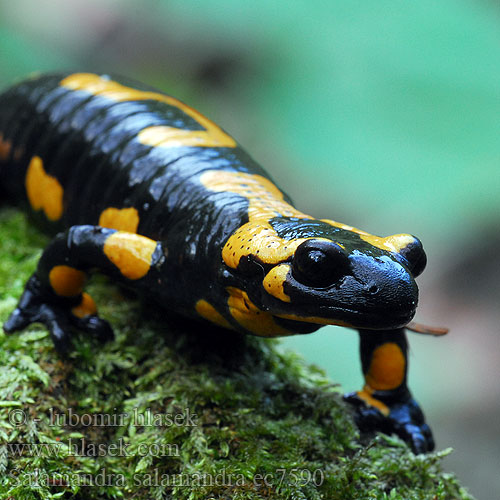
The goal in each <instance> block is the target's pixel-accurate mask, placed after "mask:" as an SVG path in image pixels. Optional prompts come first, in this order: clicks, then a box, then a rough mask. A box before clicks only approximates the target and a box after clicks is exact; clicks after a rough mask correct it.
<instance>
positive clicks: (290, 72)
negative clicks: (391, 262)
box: [0, 0, 500, 500]
mask: <svg viewBox="0 0 500 500" xmlns="http://www.w3.org/2000/svg"><path fill="white" fill-rule="evenodd" d="M499 22H500V6H499V4H498V3H495V2H492V1H487V0H475V1H473V0H462V1H459V0H440V1H439V2H436V1H433V0H420V1H419V2H394V1H392V2H389V1H387V0H378V1H377V2H366V1H351V2H344V1H341V0H336V1H333V0H314V1H312V0H309V1H305V0H304V1H302V0H288V1H287V2H285V1H281V2H278V1H270V0H253V1H252V2H238V1H230V0H226V1H223V0H205V1H203V2H201V1H193V0H172V1H160V0H156V1H153V0H150V1H141V2H139V1H132V0H128V1H126V0H99V1H97V0H82V1H77V0H75V1H71V2H67V1H64V0H51V1H33V0H16V2H1V3H0V84H1V85H2V86H3V87H5V86H7V85H8V84H10V83H13V82H14V81H16V80H17V79H20V78H22V77H24V76H26V75H27V74H29V73H31V72H34V71H53V70H59V69H74V70H90V71H105V72H114V73H121V74H125V75H127V76H130V77H133V78H135V79H139V80H143V81H145V82H147V83H149V84H152V85H155V86H157V87H159V88H161V89H163V90H165V91H167V92H168V93H171V94H173V95H175V96H176V97H179V98H181V99H183V100H185V101H187V102H188V103H189V104H191V105H193V106H195V107H197V108H198V109H200V110H201V111H202V112H204V113H205V114H207V115H208V116H209V117H211V118H212V119H214V120H215V121H216V122H217V123H219V124H221V125H222V126H223V127H224V128H225V129H226V130H228V131H229V132H230V133H232V135H234V136H235V137H236V138H237V139H238V140H239V141H240V142H241V143H242V144H243V146H244V147H245V148H246V149H247V150H248V151H249V152H250V153H251V154H252V155H253V156H254V158H255V159H256V160H258V161H259V162H260V163H261V164H262V165H263V166H264V167H265V168H266V170H268V172H269V173H270V174H271V175H272V176H273V177H274V179H275V180H276V181H277V183H278V185H279V186H281V187H282V188H283V189H284V190H285V191H287V192H288V193H289V194H290V195H291V196H292V198H293V199H294V200H295V202H296V205H297V206H298V208H300V209H302V210H303V211H305V212H307V213H311V214H313V215H316V216H318V217H322V218H332V219H336V220H340V221H342V222H345V223H348V224H350V225H354V226H357V227H360V228H362V229H365V230H368V231H369V232H372V233H375V234H379V235H388V234H394V233H400V232H410V233H413V234H416V235H418V236H419V237H420V238H421V239H422V240H423V242H424V245H425V247H426V250H427V253H428V258H429V264H428V268H427V270H426V272H424V274H423V276H422V277H421V278H419V284H420V288H421V306H420V309H419V313H418V315H417V320H418V321H421V322H423V323H428V324H435V325H446V326H448V327H450V328H451V333H450V334H449V335H448V336H447V337H444V338H439V339H436V338H431V337H420V336H418V335H415V334H410V344H411V351H412V352H411V371H410V383H411V387H412V390H413V392H414V394H415V396H416V397H417V399H419V400H420V402H421V403H422V405H423V407H424V408H425V409H426V414H427V417H428V420H429V421H430V423H431V425H432V426H433V429H434V432H435V435H436V438H437V446H438V448H446V447H448V446H452V447H453V448H454V449H455V452H454V453H453V454H452V455H451V456H450V457H449V459H447V467H448V468H449V469H450V470H452V471H455V472H456V473H457V474H458V476H459V477H460V478H461V479H462V481H463V482H464V484H465V485H467V486H468V487H469V488H470V491H471V492H472V493H473V494H475V495H476V496H477V497H478V498H481V499H486V500H488V499H497V498H500V474H499V471H500V432H499V431H500V385H499V383H498V379H499V375H500V369H499V363H500V331H499V330H500V326H499V325H500V312H499V305H500V287H499V285H498V283H499V279H500V252H499V250H500V231H499V230H500V141H499V138H500V27H499V26H500V25H499ZM283 346H284V347H285V348H294V349H296V350H299V351H301V352H302V353H303V354H304V355H305V356H306V357H307V358H308V359H309V360H310V361H312V362H314V363H316V364H318V365H319V366H321V367H323V368H324V369H325V370H327V372H328V374H329V375H330V377H331V378H332V379H333V380H336V381H339V382H341V383H342V384H343V386H344V388H345V390H355V389H358V388H360V387H361V384H362V378H361V374H360V367H359V361H358V353H357V349H358V340H357V335H356V333H355V332H352V331H349V330H345V329H341V328H337V327H325V328H324V329H322V330H321V331H320V332H318V333H316V334H314V335H310V336H298V337H293V338H289V339H285V340H284V342H283Z"/></svg>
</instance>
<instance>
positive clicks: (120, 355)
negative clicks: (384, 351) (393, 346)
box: [0, 207, 472, 500]
mask: <svg viewBox="0 0 500 500" xmlns="http://www.w3.org/2000/svg"><path fill="white" fill-rule="evenodd" d="M47 241H48V239H47V237H46V236H45V235H43V234H41V233H40V232H38V231H37V230H36V229H35V227H34V226H33V225H32V224H30V223H29V222H28V221H27V219H26V217H25V216H24V215H23V214H22V213H20V212H19V211H17V210H14V209H11V208H8V207H3V208H1V209H0V323H1V322H3V321H5V320H6V318H7V316H8V314H9V312H10V311H11V310H12V309H13V308H14V306H15V304H16V300H17V298H18V297H19V296H20V295H21V292H22V289H23V285H24V282H25V281H26V279H27V278H28V277H29V275H30V274H31V273H32V272H33V270H34V268H35V266H36V262H37V259H38V257H39V256H40V253H41V249H42V248H43V247H44V246H45V245H46V243H47ZM89 288H90V289H91V293H92V295H93V296H94V297H95V298H96V299H97V302H98V304H99V307H100V313H101V315H102V316H103V317H105V318H106V319H108V320H109V321H110V322H111V323H112V325H113V327H114V330H115V333H116V340H115V341H113V342H110V343H108V344H105V345H101V344H99V343H98V342H97V341H96V340H95V339H92V338H84V337H83V336H81V335H80V336H79V335H75V340H74V346H75V350H74V352H73V353H72V354H71V355H70V357H69V358H68V359H67V360H64V361H63V360H61V358H60V357H59V356H58V355H57V353H56V352H55V350H54V348H53V345H52V342H51V340H50V337H49V335H48V333H47V331H46V329H45V328H43V327H41V326H39V325H33V326H31V327H30V328H28V329H27V330H25V331H24V332H22V333H20V334H14V335H12V336H5V335H4V334H3V333H1V334H0V343H1V348H0V366H1V368H0V474H1V475H0V498H2V499H7V498H9V499H11V500H13V499H16V500H22V499H30V500H31V499H47V500H48V499H61V498H63V499H69V498H72V499H85V500H92V499H99V500H103V499H115V498H127V499H128V498H130V499H132V498H133V499H137V500H152V499H170V498H172V499H193V500H194V499H203V500H208V499H232V500H243V499H307V500H313V499H319V498H322V499H367V498H376V499H405V500H409V499H458V498H460V499H470V498H472V497H471V496H470V495H468V493H467V492H466V491H465V489H463V488H462V487H461V486H460V485H459V484H458V482H457V480H456V479H455V477H454V476H453V475H452V474H448V473H444V472H443V471H442V470H441V458H442V457H443V456H444V455H445V454H447V453H448V451H444V452H437V453H429V454H426V455H417V456H415V455H414V454H413V453H412V452H411V451H410V449H409V448H408V447H407V446H406V444H405V443H403V442H402V441H400V440H399V439H397V438H395V437H389V436H385V435H382V434H379V435H372V436H360V435H359V433H358V431H357V429H356V427H355V425H354V423H353V420H352V413H351V409H350V408H349V407H348V406H346V404H345V403H343V402H342V398H341V390H340V388H339V387H338V386H337V385H335V384H333V383H331V382H330V381H329V380H327V378H326V376H325V375H324V373H323V372H321V371H320V370H319V369H317V368H314V367H311V366H307V365H306V364H305V363H304V362H303V361H302V359H301V358H300V357H299V356H297V355H295V354H290V353H283V352H281V350H280V348H279V341H275V340H268V339H258V338H253V337H249V336H242V335H239V334H235V333H231V332H227V331H221V330H217V329H215V328H210V327H208V326H206V325H204V324H201V323H199V324H198V323H196V324H195V323H192V322H187V321H186V320H184V319H182V318H178V317H174V316H173V315H171V314H169V313H168V312H164V311H158V310H157V309H152V308H151V309H148V308H147V306H145V305H141V303H140V302H139V301H138V300H136V299H135V298H134V297H129V296H125V292H124V291H123V290H121V289H119V288H117V287H116V286H115V285H113V284H112V283H109V282H108V281H107V280H105V279H102V278H94V279H93V280H92V281H91V283H90V285H89Z"/></svg>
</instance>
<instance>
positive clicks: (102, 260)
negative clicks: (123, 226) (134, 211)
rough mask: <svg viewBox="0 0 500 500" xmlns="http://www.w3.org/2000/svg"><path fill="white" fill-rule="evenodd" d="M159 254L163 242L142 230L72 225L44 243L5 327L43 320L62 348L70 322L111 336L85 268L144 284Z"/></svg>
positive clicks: (104, 336) (9, 330)
mask: <svg viewBox="0 0 500 500" xmlns="http://www.w3.org/2000/svg"><path fill="white" fill-rule="evenodd" d="M160 254H161V255H162V252H161V244H160V243H157V242H156V241H153V240H151V239H149V238H146V237H144V236H139V235H137V234H132V233H127V232H124V231H116V230H114V229H107V228H102V227H100V226H73V227H72V228H70V229H69V230H68V231H66V232H64V233H60V234H58V235H57V236H56V237H55V238H54V239H53V240H52V242H51V243H50V244H49V246H48V247H47V248H46V249H45V251H44V252H43V254H42V257H41V258H40V261H39V263H38V267H37V269H36V271H35V273H34V274H33V275H32V276H31V278H30V279H29V280H28V282H27V283H26V286H25V290H24V292H23V295H22V296H21V299H20V300H19V303H18V305H17V307H16V309H15V310H14V311H13V312H12V314H11V315H10V317H9V318H8V320H7V321H6V322H5V323H4V326H3V328H4V330H5V332H6V333H12V332H14V331H18V330H21V329H23V328H25V327H26V326H28V325H30V324H31V323H43V324H44V325H46V326H47V328H48V329H49V331H50V334H51V337H52V339H53V341H54V345H55V347H56V349H57V350H58V351H59V352H60V353H61V354H65V353H67V352H68V351H69V350H70V348H71V342H70V332H71V330H72V328H76V329H78V330H83V331H85V332H88V333H91V334H92V335H94V336H96V337H97V338H98V339H100V340H101V341H106V340H110V339H112V338H113V331H112V329H111V327H110V325H109V324H108V322H107V321H105V320H103V319H101V318H99V316H98V315H97V308H96V306H95V303H94V301H93V300H92V298H91V297H90V296H89V295H88V294H87V293H85V292H84V291H83V286H84V284H85V280H86V277H87V273H88V272H89V270H90V269H93V268H96V269H98V270H99V271H101V272H103V273H105V274H108V275H110V276H112V277H116V278H118V279H120V280H121V281H122V282H123V281H126V282H127V283H131V284H132V283H133V284H134V285H137V286H140V285H141V283H142V284H144V283H143V282H144V281H145V279H146V276H147V275H148V274H149V271H150V269H151V268H152V267H153V266H154V264H155V261H158V260H159V259H160Z"/></svg>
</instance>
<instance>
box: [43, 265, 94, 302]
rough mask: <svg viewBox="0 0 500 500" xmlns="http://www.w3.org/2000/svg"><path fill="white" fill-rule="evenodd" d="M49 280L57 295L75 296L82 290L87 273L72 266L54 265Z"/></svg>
mask: <svg viewBox="0 0 500 500" xmlns="http://www.w3.org/2000/svg"><path fill="white" fill-rule="evenodd" d="M49 282H50V286H51V287H52V289H53V290H54V292H55V293H56V294H57V295H60V296H62V297H75V296H77V295H79V294H80V293H81V292H82V288H83V284H84V283H85V273H84V272H82V271H79V270H78V269H75V268H74V267H70V266H54V267H53V268H52V269H51V270H50V273H49Z"/></svg>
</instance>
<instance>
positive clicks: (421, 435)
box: [344, 328, 434, 453]
mask: <svg viewBox="0 0 500 500" xmlns="http://www.w3.org/2000/svg"><path fill="white" fill-rule="evenodd" d="M407 351H408V343H407V340H406V334H405V332H404V328H400V329H397V330H390V331H367V330H364V331H363V330H361V331H360V353H361V364H362V368H363V374H364V377H365V386H364V388H363V389H362V390H361V391H358V392H353V393H350V394H346V395H345V396H344V398H345V399H346V401H348V402H349V403H351V404H353V405H355V406H356V414H355V420H356V423H357V425H358V427H359V428H360V430H361V431H377V430H378V431H382V432H385V433H388V434H390V433H395V434H397V435H398V436H399V437H401V438H402V439H403V440H405V441H406V442H407V443H408V444H409V445H410V446H411V447H412V449H413V451H414V452H415V453H424V452H427V451H432V450H433V449H434V439H433V437H432V431H431V429H430V427H429V426H428V425H427V423H426V422H425V417H424V414H423V412H422V410H421V409H420V406H419V405H418V403H417V402H416V401H415V400H414V399H413V397H412V395H411V393H410V390H409V389H408V387H407V384H406V378H407V369H408V356H407Z"/></svg>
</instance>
